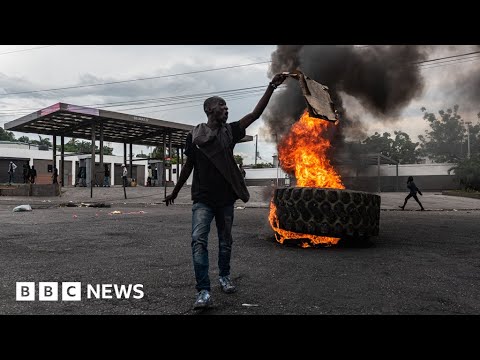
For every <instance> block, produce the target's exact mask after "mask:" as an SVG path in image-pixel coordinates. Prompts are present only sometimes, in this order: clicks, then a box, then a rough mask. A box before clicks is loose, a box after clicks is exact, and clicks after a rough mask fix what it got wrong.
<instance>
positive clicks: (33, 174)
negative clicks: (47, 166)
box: [30, 165, 37, 184]
mask: <svg viewBox="0 0 480 360" xmlns="http://www.w3.org/2000/svg"><path fill="white" fill-rule="evenodd" d="M36 177H37V170H36V169H35V166H34V165H32V168H31V169H30V182H31V183H32V184H35V178H36Z"/></svg>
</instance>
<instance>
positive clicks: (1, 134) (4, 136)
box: [0, 127, 15, 141]
mask: <svg viewBox="0 0 480 360" xmlns="http://www.w3.org/2000/svg"><path fill="white" fill-rule="evenodd" d="M0 140H1V141H15V135H13V132H11V131H6V130H4V129H3V128H2V127H0Z"/></svg>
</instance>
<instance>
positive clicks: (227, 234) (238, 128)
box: [163, 74, 286, 309]
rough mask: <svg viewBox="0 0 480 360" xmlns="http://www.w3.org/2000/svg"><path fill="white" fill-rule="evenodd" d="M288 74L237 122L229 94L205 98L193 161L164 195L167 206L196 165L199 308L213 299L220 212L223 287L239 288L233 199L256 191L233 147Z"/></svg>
mask: <svg viewBox="0 0 480 360" xmlns="http://www.w3.org/2000/svg"><path fill="white" fill-rule="evenodd" d="M285 78H286V75H284V74H277V75H275V76H274V77H273V79H272V81H271V82H270V84H269V86H268V87H267V89H266V90H265V93H264V95H263V96H262V98H261V99H260V101H259V102H258V104H257V105H256V106H255V109H254V110H253V111H252V112H251V113H249V114H247V115H245V116H244V117H243V118H242V119H240V120H239V121H236V122H232V123H228V124H227V119H228V107H227V104H226V102H225V100H224V99H222V98H220V97H218V96H214V97H210V98H208V99H207V100H205V102H204V104H203V109H204V111H205V114H206V115H207V118H208V121H207V123H203V124H199V125H197V126H195V128H194V129H193V130H192V131H191V132H190V133H189V134H188V135H187V139H186V144H185V155H186V156H187V162H186V163H185V165H184V166H183V167H182V171H181V173H180V178H179V179H178V182H177V184H176V185H175V188H174V189H173V191H172V193H171V194H170V195H168V196H167V197H166V198H165V199H164V200H163V201H164V202H165V203H166V205H167V206H168V205H169V204H173V203H174V200H175V198H176V197H177V195H178V192H179V191H180V189H181V188H182V186H183V184H185V182H186V181H187V179H188V177H189V176H190V174H191V173H192V171H193V182H192V200H193V206H192V257H193V267H194V271H195V280H196V289H197V291H198V293H197V298H196V301H195V304H194V308H195V309H198V308H205V307H208V306H210V305H211V297H210V278H209V259H208V249H207V246H208V236H209V232H210V224H211V222H212V220H213V219H214V218H215V223H216V226H217V233H218V241H219V245H218V247H219V251H218V268H219V279H218V280H219V283H220V287H221V289H222V291H223V292H225V293H232V292H234V291H235V290H236V288H235V286H234V285H233V282H232V280H231V278H230V257H231V251H232V224H233V205H234V203H235V201H236V200H237V199H241V200H242V201H244V202H247V201H248V200H249V198H250V195H249V193H248V189H247V187H246V185H245V180H244V178H243V175H242V173H241V171H240V169H239V168H238V166H237V163H236V161H235V158H234V156H233V148H234V147H235V144H236V143H238V142H239V141H240V140H241V139H242V138H243V137H244V136H245V129H246V128H247V127H248V126H250V124H252V123H253V122H254V121H255V120H257V119H258V118H259V117H260V116H261V115H262V113H263V111H264V110H265V108H266V106H267V104H268V102H269V100H270V97H271V96H272V94H273V91H274V90H275V89H276V88H277V86H279V85H280V84H281V83H282V82H283V81H284V80H285Z"/></svg>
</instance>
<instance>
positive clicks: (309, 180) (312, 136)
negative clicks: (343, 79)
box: [278, 111, 345, 189]
mask: <svg viewBox="0 0 480 360" xmlns="http://www.w3.org/2000/svg"><path fill="white" fill-rule="evenodd" d="M329 125H330V123H329V122H327V121H323V120H319V119H317V118H313V117H310V116H308V112H307V111H305V112H304V113H303V115H302V116H301V117H300V120H298V121H297V122H296V123H295V124H293V125H292V128H291V129H290V132H289V133H288V135H287V136H286V137H285V138H283V139H282V141H281V142H280V143H279V144H278V159H279V160H280V163H281V164H282V169H283V170H284V171H285V172H286V173H289V174H292V173H293V174H295V178H296V179H297V186H300V187H321V188H334V189H345V186H344V185H343V183H342V180H341V179H340V175H338V174H337V172H336V171H335V169H334V168H333V166H332V165H331V164H330V160H329V159H327V156H326V152H327V150H328V149H329V148H330V141H329V140H328V139H326V138H324V134H325V132H326V131H327V128H328V126H329ZM331 126H334V125H331Z"/></svg>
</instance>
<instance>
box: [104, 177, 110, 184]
mask: <svg viewBox="0 0 480 360" xmlns="http://www.w3.org/2000/svg"><path fill="white" fill-rule="evenodd" d="M103 186H110V176H105V177H104V178H103Z"/></svg>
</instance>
